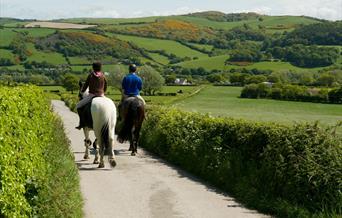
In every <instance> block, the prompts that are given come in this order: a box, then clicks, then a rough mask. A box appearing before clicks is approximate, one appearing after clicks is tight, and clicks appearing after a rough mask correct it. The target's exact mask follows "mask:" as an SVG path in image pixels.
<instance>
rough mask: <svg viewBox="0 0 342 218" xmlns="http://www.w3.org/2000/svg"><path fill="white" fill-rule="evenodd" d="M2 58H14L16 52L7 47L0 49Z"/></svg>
mask: <svg viewBox="0 0 342 218" xmlns="http://www.w3.org/2000/svg"><path fill="white" fill-rule="evenodd" d="M0 58H7V59H10V60H12V61H13V60H14V54H13V53H12V52H11V51H10V50H7V49H0Z"/></svg>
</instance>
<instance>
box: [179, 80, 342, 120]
mask: <svg viewBox="0 0 342 218" xmlns="http://www.w3.org/2000/svg"><path fill="white" fill-rule="evenodd" d="M241 89H242V88H241V87H219V86H207V87H206V88H204V89H202V91H201V92H199V93H198V94H197V95H195V96H193V97H191V98H187V99H185V100H184V101H180V102H178V103H177V104H176V105H175V106H176V107H178V108H181V109H184V110H187V111H193V112H201V113H209V114H210V115H213V116H224V117H234V118H241V119H247V120H257V121H267V122H279V123H293V122H314V121H319V122H320V123H322V124H324V125H333V124H336V122H337V121H339V120H340V121H342V105H336V104H319V103H308V102H293V101H279V100H268V99H267V100H266V99H242V98H239V96H240V92H241Z"/></svg>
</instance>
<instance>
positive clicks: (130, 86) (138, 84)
mask: <svg viewBox="0 0 342 218" xmlns="http://www.w3.org/2000/svg"><path fill="white" fill-rule="evenodd" d="M122 89H123V90H124V94H125V95H135V96H136V95H139V92H140V91H141V89H142V80H141V78H140V77H139V76H137V75H136V74H135V73H130V74H128V75H127V76H125V77H124V78H123V80H122Z"/></svg>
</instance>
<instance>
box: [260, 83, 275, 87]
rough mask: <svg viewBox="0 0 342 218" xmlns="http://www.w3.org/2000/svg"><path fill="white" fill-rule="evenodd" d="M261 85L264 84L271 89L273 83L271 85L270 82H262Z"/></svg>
mask: <svg viewBox="0 0 342 218" xmlns="http://www.w3.org/2000/svg"><path fill="white" fill-rule="evenodd" d="M262 84H265V85H267V86H268V87H272V86H273V83H271V82H262Z"/></svg>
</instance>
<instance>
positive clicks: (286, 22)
mask: <svg viewBox="0 0 342 218" xmlns="http://www.w3.org/2000/svg"><path fill="white" fill-rule="evenodd" d="M172 18H173V19H179V20H182V21H187V22H191V23H194V24H197V25H200V26H204V27H211V28H214V29H225V30H229V29H232V28H234V27H237V26H242V25H243V24H248V25H250V26H251V27H253V28H258V25H263V26H265V27H266V29H267V30H268V31H269V32H274V30H282V31H284V30H287V31H289V30H293V29H294V27H295V26H296V25H299V24H312V23H317V22H318V21H316V20H314V19H310V18H306V17H295V16H272V17H269V16H262V18H263V21H259V20H258V19H251V20H243V21H235V22H218V21H212V20H208V19H206V18H201V17H189V16H173V17H172Z"/></svg>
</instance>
